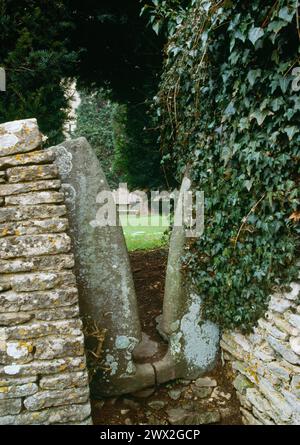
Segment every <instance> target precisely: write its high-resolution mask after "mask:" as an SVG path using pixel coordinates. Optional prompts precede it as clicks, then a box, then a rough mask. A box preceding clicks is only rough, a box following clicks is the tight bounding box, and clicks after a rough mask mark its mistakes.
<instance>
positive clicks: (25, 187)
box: [0, 179, 61, 205]
mask: <svg viewBox="0 0 300 445" xmlns="http://www.w3.org/2000/svg"><path fill="white" fill-rule="evenodd" d="M60 187H61V183H60V181H59V180H58V179H54V180H51V181H50V180H49V181H37V182H24V183H19V184H0V196H5V197H7V198H5V202H6V203H8V204H20V205H22V204H24V205H30V202H31V201H30V199H28V197H27V196H25V195H26V194H27V193H28V192H32V193H31V194H30V196H31V198H32V204H38V203H39V201H40V200H41V199H44V198H45V197H46V196H47V197H48V196H50V197H51V196H53V194H54V196H56V197H57V193H58V192H45V191H44V192H43V191H41V190H57V189H59V188H60ZM46 193H47V195H45V194H46ZM15 195H17V196H15ZM41 202H61V201H57V200H54V201H53V200H51V201H48V200H46V201H41Z"/></svg>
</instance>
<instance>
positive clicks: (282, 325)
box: [272, 314, 299, 336]
mask: <svg viewBox="0 0 300 445" xmlns="http://www.w3.org/2000/svg"><path fill="white" fill-rule="evenodd" d="M272 320H273V321H274V323H275V325H276V326H277V327H278V328H279V329H280V330H281V331H284V332H286V333H287V334H289V335H295V336H296V335H298V333H299V331H298V329H296V328H295V327H294V326H292V325H291V324H290V323H289V322H288V321H287V320H285V319H284V318H282V316H278V315H276V314H272Z"/></svg>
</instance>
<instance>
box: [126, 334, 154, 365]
mask: <svg viewBox="0 0 300 445" xmlns="http://www.w3.org/2000/svg"><path fill="white" fill-rule="evenodd" d="M157 351H158V344H157V343H156V342H155V341H153V340H151V339H150V337H149V336H148V335H147V334H145V333H144V332H143V333H142V341H141V343H139V344H138V345H137V346H136V347H135V348H134V350H133V353H132V356H133V358H134V360H135V361H136V362H137V363H141V362H143V361H144V360H147V359H149V358H151V357H153V356H154V355H155V354H156V353H157Z"/></svg>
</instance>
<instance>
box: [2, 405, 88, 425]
mask: <svg viewBox="0 0 300 445" xmlns="http://www.w3.org/2000/svg"><path fill="white" fill-rule="evenodd" d="M90 414H91V407H90V404H89V403H85V404H80V405H77V404H74V405H70V406H63V407H59V408H49V409H44V410H42V411H39V412H36V411H35V412H25V413H22V414H20V415H18V416H5V417H0V425H49V424H60V423H68V424H69V423H70V422H82V421H84V420H85V419H86V418H88V417H89V416H90Z"/></svg>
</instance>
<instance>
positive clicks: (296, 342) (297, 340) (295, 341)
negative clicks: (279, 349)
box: [290, 336, 300, 364]
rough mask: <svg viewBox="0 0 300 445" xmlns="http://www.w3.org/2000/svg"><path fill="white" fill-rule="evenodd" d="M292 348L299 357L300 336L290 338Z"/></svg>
mask: <svg viewBox="0 0 300 445" xmlns="http://www.w3.org/2000/svg"><path fill="white" fill-rule="evenodd" d="M290 346H291V348H292V350H293V351H294V352H295V353H296V354H297V355H300V336H299V337H291V338H290ZM299 364H300V363H299Z"/></svg>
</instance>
